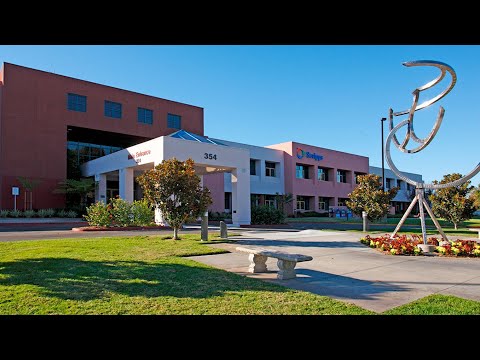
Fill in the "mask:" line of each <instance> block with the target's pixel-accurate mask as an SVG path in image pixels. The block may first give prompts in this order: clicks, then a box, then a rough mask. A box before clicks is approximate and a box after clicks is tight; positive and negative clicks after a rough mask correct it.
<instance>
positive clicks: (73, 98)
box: [67, 93, 182, 130]
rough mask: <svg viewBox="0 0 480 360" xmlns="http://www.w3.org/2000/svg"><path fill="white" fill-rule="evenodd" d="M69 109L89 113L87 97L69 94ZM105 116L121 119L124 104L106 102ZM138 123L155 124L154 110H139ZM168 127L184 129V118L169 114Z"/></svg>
mask: <svg viewBox="0 0 480 360" xmlns="http://www.w3.org/2000/svg"><path fill="white" fill-rule="evenodd" d="M67 109H68V110H72V111H80V112H87V97H86V96H83V95H78V94H72V93H68V94H67ZM103 113H104V115H105V116H106V117H110V118H114V119H121V118H122V104H121V103H118V102H114V101H108V100H105V103H104V112H103ZM137 121H138V122H139V123H142V124H149V125H152V124H153V110H151V109H145V108H141V107H139V108H137ZM167 127H168V128H170V129H178V130H180V129H181V128H182V117H181V116H180V115H175V114H167Z"/></svg>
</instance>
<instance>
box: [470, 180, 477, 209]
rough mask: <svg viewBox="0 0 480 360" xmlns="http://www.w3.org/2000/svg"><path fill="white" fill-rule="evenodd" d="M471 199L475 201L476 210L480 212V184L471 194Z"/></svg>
mask: <svg viewBox="0 0 480 360" xmlns="http://www.w3.org/2000/svg"><path fill="white" fill-rule="evenodd" d="M469 199H472V200H473V206H474V207H475V209H477V210H480V184H478V186H477V187H476V188H473V189H472V191H471V192H470V195H469Z"/></svg>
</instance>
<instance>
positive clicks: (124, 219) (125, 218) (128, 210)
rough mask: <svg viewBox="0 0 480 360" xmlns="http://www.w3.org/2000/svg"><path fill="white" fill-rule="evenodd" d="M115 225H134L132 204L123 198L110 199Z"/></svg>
mask: <svg viewBox="0 0 480 360" xmlns="http://www.w3.org/2000/svg"><path fill="white" fill-rule="evenodd" d="M109 205H110V207H111V210H110V211H111V214H112V215H113V223H114V225H117V226H129V225H132V224H133V214H132V204H131V203H129V202H128V201H125V200H123V199H121V198H116V199H110V204H109Z"/></svg>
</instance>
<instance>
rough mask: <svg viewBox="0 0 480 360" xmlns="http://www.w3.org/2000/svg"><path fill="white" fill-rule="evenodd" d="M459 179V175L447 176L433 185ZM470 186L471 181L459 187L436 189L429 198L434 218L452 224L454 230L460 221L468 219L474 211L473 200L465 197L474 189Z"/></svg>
mask: <svg viewBox="0 0 480 360" xmlns="http://www.w3.org/2000/svg"><path fill="white" fill-rule="evenodd" d="M461 177H462V175H461V174H459V173H453V174H447V175H444V176H443V179H442V180H441V181H440V182H438V181H437V180H434V181H433V183H434V184H447V183H449V182H452V181H455V180H458V179H460V178H461ZM470 184H471V181H467V182H466V183H464V184H462V185H459V186H452V187H448V188H445V189H437V190H435V192H434V193H433V194H432V195H430V197H429V199H430V201H431V203H432V211H433V213H434V214H435V216H438V217H440V218H442V219H445V220H447V221H449V222H451V223H453V226H454V227H455V230H457V226H458V224H459V223H460V222H461V221H464V220H468V219H470V218H471V217H472V216H473V212H474V211H475V206H474V201H473V199H472V198H471V197H470V198H468V197H467V195H468V193H469V192H471V191H472V190H473V189H474V187H473V186H470Z"/></svg>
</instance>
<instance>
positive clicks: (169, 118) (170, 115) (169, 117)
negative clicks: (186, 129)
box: [167, 113, 182, 130]
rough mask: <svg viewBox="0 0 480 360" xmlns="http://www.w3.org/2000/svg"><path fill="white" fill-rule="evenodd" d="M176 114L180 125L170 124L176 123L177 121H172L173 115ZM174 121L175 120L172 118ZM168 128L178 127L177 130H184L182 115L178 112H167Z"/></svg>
mask: <svg viewBox="0 0 480 360" xmlns="http://www.w3.org/2000/svg"><path fill="white" fill-rule="evenodd" d="M173 116H175V117H176V119H177V120H178V127H174V126H170V125H175V123H173V124H172V123H171V122H170V120H171V117H173ZM172 121H174V120H172ZM167 128H169V129H176V130H182V116H181V115H177V114H172V113H167Z"/></svg>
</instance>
